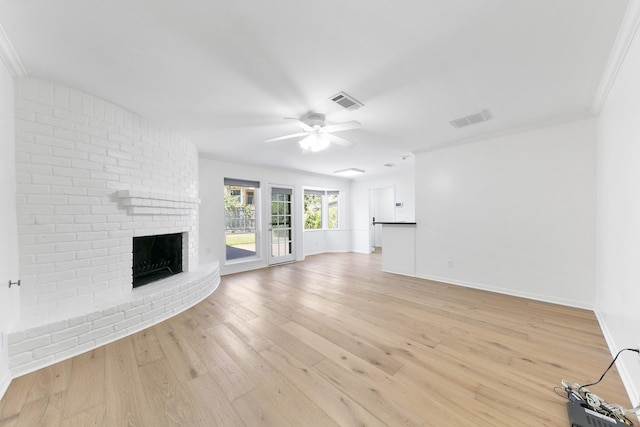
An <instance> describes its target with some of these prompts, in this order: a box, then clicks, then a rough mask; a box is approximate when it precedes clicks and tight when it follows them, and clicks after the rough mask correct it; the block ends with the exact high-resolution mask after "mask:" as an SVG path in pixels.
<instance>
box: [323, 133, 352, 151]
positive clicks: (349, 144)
mask: <svg viewBox="0 0 640 427" xmlns="http://www.w3.org/2000/svg"><path fill="white" fill-rule="evenodd" d="M324 137H326V138H327V139H329V141H331V142H333V143H335V144H338V145H341V146H343V147H345V148H351V147H353V146H355V145H356V143H355V142H351V141H347V140H346V139H344V138H340V137H339V136H335V135H331V134H325V135H324Z"/></svg>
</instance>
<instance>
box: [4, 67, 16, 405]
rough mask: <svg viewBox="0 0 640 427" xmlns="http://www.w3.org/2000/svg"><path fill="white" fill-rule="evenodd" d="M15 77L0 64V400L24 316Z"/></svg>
mask: <svg viewBox="0 0 640 427" xmlns="http://www.w3.org/2000/svg"><path fill="white" fill-rule="evenodd" d="M14 122H15V120H14V82H13V77H12V76H11V74H10V73H9V71H8V69H7V68H6V67H5V65H4V63H3V62H2V61H0V200H2V213H1V214H0V236H2V238H0V398H2V395H3V394H4V392H5V391H6V388H7V387H8V385H9V382H10V381H11V375H10V372H9V365H8V357H9V353H8V344H7V332H8V330H9V329H10V328H11V326H12V325H13V324H14V323H15V322H16V321H17V319H18V317H19V315H20V312H19V309H20V288H19V287H18V286H12V287H11V289H9V287H8V282H9V280H12V281H15V280H18V279H19V277H18V233H17V229H18V224H17V220H16V169H15V126H14Z"/></svg>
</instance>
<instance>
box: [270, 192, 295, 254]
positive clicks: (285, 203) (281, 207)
mask: <svg viewBox="0 0 640 427" xmlns="http://www.w3.org/2000/svg"><path fill="white" fill-rule="evenodd" d="M270 193H271V215H270V218H269V265H273V264H281V263H283V262H290V261H294V260H295V258H296V254H295V247H294V244H293V208H294V205H293V200H294V198H293V188H292V187H286V186H278V187H275V186H272V187H270Z"/></svg>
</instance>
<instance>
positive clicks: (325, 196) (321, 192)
mask: <svg viewBox="0 0 640 427" xmlns="http://www.w3.org/2000/svg"><path fill="white" fill-rule="evenodd" d="M307 195H314V196H320V227H318V228H307V212H306V196H307ZM330 196H336V199H335V203H333V204H335V207H334V208H335V210H336V211H337V212H336V216H335V226H333V227H331V225H332V224H330V218H329V217H330V208H331V206H330V205H331V204H330V203H329V198H330ZM340 204H341V197H340V190H327V189H317V188H305V189H303V191H302V206H303V212H302V215H303V223H304V225H303V229H304V231H319V230H338V229H340Z"/></svg>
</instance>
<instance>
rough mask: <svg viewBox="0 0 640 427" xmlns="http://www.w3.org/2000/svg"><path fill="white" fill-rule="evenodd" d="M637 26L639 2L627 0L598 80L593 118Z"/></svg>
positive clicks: (639, 10)
mask: <svg viewBox="0 0 640 427" xmlns="http://www.w3.org/2000/svg"><path fill="white" fill-rule="evenodd" d="M639 26H640V0H629V4H628V5H627V10H626V11H625V13H624V16H623V18H622V23H621V24H620V30H619V31H618V36H617V37H616V41H615V42H614V44H613V48H612V49H611V54H610V55H609V61H608V62H607V67H606V68H605V70H604V74H603V75H602V79H601V80H600V86H599V87H598V91H597V92H596V96H595V98H594V101H593V106H592V108H591V111H592V112H593V114H594V115H595V116H597V115H599V114H600V111H602V107H604V104H605V102H606V100H607V97H608V96H609V92H610V91H611V87H612V86H613V83H614V82H615V80H616V77H617V76H618V72H619V71H620V67H621V66H622V63H623V62H624V59H625V57H626V56H627V52H628V51H629V47H630V46H631V43H632V42H633V39H634V37H635V35H636V33H637V32H638V27H639Z"/></svg>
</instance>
